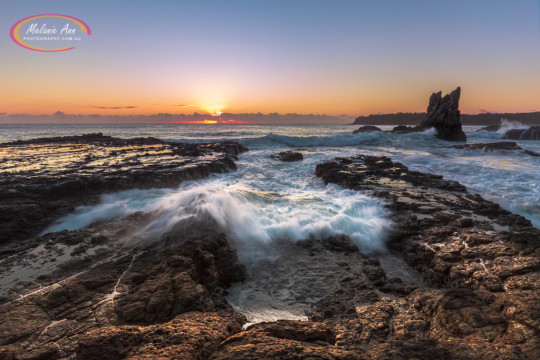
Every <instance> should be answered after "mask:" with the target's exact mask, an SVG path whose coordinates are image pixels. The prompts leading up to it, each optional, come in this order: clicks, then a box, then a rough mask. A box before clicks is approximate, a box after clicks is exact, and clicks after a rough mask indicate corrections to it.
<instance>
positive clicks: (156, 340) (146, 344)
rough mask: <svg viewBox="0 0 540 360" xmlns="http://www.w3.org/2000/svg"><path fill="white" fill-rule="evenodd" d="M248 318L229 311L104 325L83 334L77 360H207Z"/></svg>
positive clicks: (193, 313) (187, 314) (191, 313)
mask: <svg viewBox="0 0 540 360" xmlns="http://www.w3.org/2000/svg"><path fill="white" fill-rule="evenodd" d="M244 321H245V319H244V318H243V317H242V316H241V315H234V314H231V313H227V312H208V313H201V312H189V313H185V314H182V315H178V316H177V317H175V318H174V319H173V320H171V321H169V322H166V323H163V324H159V325H149V326H134V325H124V326H117V327H104V328H100V329H96V330H92V331H89V332H87V333H85V334H84V335H82V336H81V338H80V339H79V343H78V347H77V353H76V354H77V359H85V360H92V359H96V360H101V359H103V358H104V356H105V357H106V358H107V359H128V358H129V359H185V360H190V359H193V360H195V359H207V358H208V357H209V356H210V355H212V353H213V352H214V351H215V350H216V348H217V347H218V345H219V344H220V343H222V342H223V341H224V340H225V339H227V338H228V337H229V336H230V335H232V334H234V333H237V332H239V331H240V330H241V328H242V324H243V322H244Z"/></svg>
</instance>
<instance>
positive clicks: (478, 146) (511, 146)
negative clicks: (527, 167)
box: [444, 141, 540, 156]
mask: <svg viewBox="0 0 540 360" xmlns="http://www.w3.org/2000/svg"><path fill="white" fill-rule="evenodd" d="M444 147H445V148H451V149H464V150H481V151H486V152H490V151H498V150H519V151H521V152H523V153H524V154H527V155H531V156H540V154H539V153H536V152H534V151H531V150H523V148H522V147H521V146H519V145H518V144H516V143H515V142H513V141H497V142H493V143H475V144H462V145H451V146H444Z"/></svg>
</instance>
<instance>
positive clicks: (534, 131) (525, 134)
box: [503, 126, 540, 140]
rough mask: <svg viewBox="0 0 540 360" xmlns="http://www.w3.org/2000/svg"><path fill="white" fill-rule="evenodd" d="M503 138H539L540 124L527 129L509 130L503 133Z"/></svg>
mask: <svg viewBox="0 0 540 360" xmlns="http://www.w3.org/2000/svg"><path fill="white" fill-rule="evenodd" d="M503 139H511V140H540V126H531V127H529V128H528V129H512V130H509V131H507V132H506V134H504V136H503Z"/></svg>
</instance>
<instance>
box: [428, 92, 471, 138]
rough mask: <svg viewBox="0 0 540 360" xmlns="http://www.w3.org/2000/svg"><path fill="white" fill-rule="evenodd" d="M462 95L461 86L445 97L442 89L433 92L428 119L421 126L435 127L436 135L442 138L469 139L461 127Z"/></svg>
mask: <svg viewBox="0 0 540 360" xmlns="http://www.w3.org/2000/svg"><path fill="white" fill-rule="evenodd" d="M460 95H461V88H460V87H458V88H457V89H456V90H454V91H452V92H451V93H450V94H446V95H445V96H444V97H442V92H441V91H439V92H437V93H433V94H431V97H430V98H429V105H428V108H427V116H426V120H424V121H423V122H422V123H421V124H420V127H421V128H423V129H429V128H435V130H436V131H437V134H436V136H437V137H438V138H439V139H442V140H447V141H467V136H466V135H465V133H464V132H463V129H462V128H461V120H460V112H459V97H460Z"/></svg>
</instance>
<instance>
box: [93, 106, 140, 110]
mask: <svg viewBox="0 0 540 360" xmlns="http://www.w3.org/2000/svg"><path fill="white" fill-rule="evenodd" d="M137 107H138V106H135V105H130V106H92V108H94V109H101V110H119V109H135V108H137Z"/></svg>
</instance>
